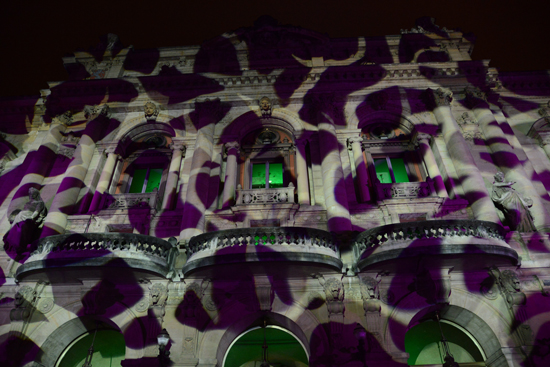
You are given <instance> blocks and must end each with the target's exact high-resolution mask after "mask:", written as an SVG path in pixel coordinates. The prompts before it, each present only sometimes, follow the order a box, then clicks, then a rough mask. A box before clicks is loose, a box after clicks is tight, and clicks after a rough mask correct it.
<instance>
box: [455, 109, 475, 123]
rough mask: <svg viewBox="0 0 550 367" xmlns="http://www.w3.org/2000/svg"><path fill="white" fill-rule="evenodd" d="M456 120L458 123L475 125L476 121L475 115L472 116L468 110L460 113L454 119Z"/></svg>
mask: <svg viewBox="0 0 550 367" xmlns="http://www.w3.org/2000/svg"><path fill="white" fill-rule="evenodd" d="M456 122H457V123H458V124H459V125H473V124H476V125H477V121H476V119H475V117H473V116H472V115H471V114H469V113H468V112H464V113H463V114H462V115H460V117H459V118H457V119H456Z"/></svg>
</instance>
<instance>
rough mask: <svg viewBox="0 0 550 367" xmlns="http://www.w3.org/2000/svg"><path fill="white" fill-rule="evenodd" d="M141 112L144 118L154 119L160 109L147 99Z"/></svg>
mask: <svg viewBox="0 0 550 367" xmlns="http://www.w3.org/2000/svg"><path fill="white" fill-rule="evenodd" d="M143 113H144V114H145V118H146V119H147V120H153V121H154V120H156V119H157V117H158V115H159V113H160V109H159V107H158V106H157V105H156V104H154V103H153V102H151V101H149V102H147V103H145V106H143Z"/></svg>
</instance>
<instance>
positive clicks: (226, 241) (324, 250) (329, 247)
mask: <svg viewBox="0 0 550 367" xmlns="http://www.w3.org/2000/svg"><path fill="white" fill-rule="evenodd" d="M187 254H188V260H187V264H186V265H185V266H184V268H183V272H184V273H186V272H188V271H190V270H192V269H196V268H198V267H202V266H207V265H213V264H222V263H231V262H254V261H267V262H269V261H304V262H315V263H324V264H327V265H332V266H335V267H337V268H338V269H340V268H341V267H342V263H341V261H340V252H339V246H338V243H337V242H336V240H335V239H334V237H333V235H332V234H331V233H329V232H325V231H323V230H319V229H313V228H302V227H260V228H239V229H229V230H224V231H217V232H210V233H204V234H201V235H198V236H195V237H193V238H191V240H190V241H189V244H188V248H187ZM236 255H238V256H236ZM240 255H244V256H240ZM270 255H273V256H270ZM224 257H225V259H224Z"/></svg>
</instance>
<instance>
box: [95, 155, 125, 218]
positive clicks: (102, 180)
mask: <svg viewBox="0 0 550 367" xmlns="http://www.w3.org/2000/svg"><path fill="white" fill-rule="evenodd" d="M115 151H116V146H111V147H108V148H107V149H106V150H105V153H107V160H106V161H105V164H104V165H103V170H102V171H101V176H99V181H98V183H97V187H96V190H95V193H94V197H93V199H92V203H91V204H90V211H96V210H101V209H102V208H101V202H102V199H103V194H104V193H105V190H107V188H108V187H109V184H110V183H111V179H112V178H113V171H114V169H115V165H116V163H117V160H118V158H119V155H118V154H117V153H116V152H115Z"/></svg>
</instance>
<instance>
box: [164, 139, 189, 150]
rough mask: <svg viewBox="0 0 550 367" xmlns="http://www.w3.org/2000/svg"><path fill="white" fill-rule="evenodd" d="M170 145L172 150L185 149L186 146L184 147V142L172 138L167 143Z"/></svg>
mask: <svg viewBox="0 0 550 367" xmlns="http://www.w3.org/2000/svg"><path fill="white" fill-rule="evenodd" d="M168 146H169V147H170V149H172V150H181V151H185V149H186V147H185V144H184V143H183V142H182V141H174V140H172V142H171V143H170V144H169V145H168Z"/></svg>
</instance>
